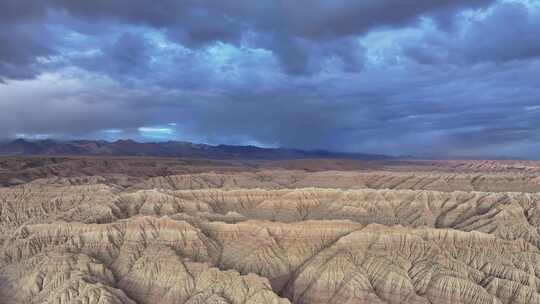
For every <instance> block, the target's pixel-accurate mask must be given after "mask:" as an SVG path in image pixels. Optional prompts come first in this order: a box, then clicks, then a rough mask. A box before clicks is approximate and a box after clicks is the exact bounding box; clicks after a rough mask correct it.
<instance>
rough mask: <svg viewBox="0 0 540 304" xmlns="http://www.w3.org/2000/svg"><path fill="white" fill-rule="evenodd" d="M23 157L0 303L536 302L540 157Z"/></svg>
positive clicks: (3, 211) (1, 257)
mask: <svg viewBox="0 0 540 304" xmlns="http://www.w3.org/2000/svg"><path fill="white" fill-rule="evenodd" d="M25 161H27V160H25V159H24V158H17V159H15V160H9V161H6V160H4V161H3V162H2V161H0V179H1V177H2V176H4V177H6V179H5V180H3V185H4V186H3V187H1V188H0V229H1V231H2V233H1V234H0V303H51V304H52V303H58V304H60V303H80V304H83V303H84V304H90V303H96V304H97V303H100V304H106V303H118V304H122V303H129V304H135V303H139V304H143V303H165V304H167V303H170V304H173V303H174V304H177V303H187V304H195V303H200V304H202V303H253V304H255V303H263V304H264V303H272V304H273V303H275V304H278V303H305V304H308V303H321V304H322V303H335V304H341V303H350V304H352V303H366V304H367V303H381V304H382V303H392V304H394V303H396V304H397V303H423V304H424V303H425V304H430V303H445V304H446V303H447V304H450V303H463V304H465V303H467V304H468V303H471V304H480V303H481V304H483V303H486V304H488V303H489V304H493V303H501V304H502V303H540V250H539V248H540V230H539V228H540V208H539V205H540V193H537V192H540V169H539V168H540V164H538V163H535V162H508V161H501V162H496V161H476V162H474V161H448V162H442V161H434V162H426V161H417V162H413V161H407V162H396V163H384V164H381V163H367V162H364V163H355V164H351V163H343V162H342V161H341V162H340V161H334V162H332V161H328V160H327V161H325V162H324V163H323V164H324V166H323V168H321V165H320V163H317V162H301V161H288V162H267V163H257V164H247V165H246V164H243V163H238V162H234V163H223V162H220V163H217V164H213V163H205V162H200V161H199V162H197V163H189V162H186V161H185V160H183V161H182V163H176V162H175V161H174V160H167V161H166V165H167V166H168V168H169V169H168V170H169V171H167V172H165V171H163V168H162V165H163V162H165V161H164V160H159V159H156V160H153V159H148V158H145V159H138V160H137V159H129V160H121V159H120V160H118V159H116V160H115V159H113V160H111V159H104V160H99V159H91V160H80V159H75V160H72V159H70V160H67V161H65V162H68V163H65V162H61V161H58V160H55V161H51V160H47V159H40V160H39V161H36V160H35V159H33V160H32V161H31V162H32V164H30V165H29V164H25V163H24V162H25ZM21 162H23V163H21ZM36 162H37V165H36ZM81 162H82V163H81ZM201 163H202V164H201ZM107 164H109V165H110V164H112V165H111V166H110V167H111V168H112V169H111V168H108V167H107ZM203 165H204V166H206V167H205V168H202V167H203ZM100 166H102V167H100ZM340 166H349V167H354V168H355V169H354V170H350V169H349V170H346V168H341V167H340ZM156 167H158V169H159V170H158V169H156ZM89 168H93V169H92V170H90V169H89ZM51 170H52V171H51ZM55 170H56V171H55ZM108 170H109V171H108ZM110 170H112V171H110ZM113 171H114V172H113ZM35 172H38V173H35ZM51 172H52V173H51ZM163 173H167V174H163ZM2 174H3V175H2ZM13 180H16V181H17V182H13Z"/></svg>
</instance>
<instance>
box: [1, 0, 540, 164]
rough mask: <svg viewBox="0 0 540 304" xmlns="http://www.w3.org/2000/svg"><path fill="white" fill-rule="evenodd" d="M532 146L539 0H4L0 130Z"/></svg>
mask: <svg viewBox="0 0 540 304" xmlns="http://www.w3.org/2000/svg"><path fill="white" fill-rule="evenodd" d="M16 137H24V138H30V139H42V138H56V139H82V138H85V139H105V140H116V139H120V138H131V139H135V140H139V141H166V140H185V141H194V142H200V143H210V144H240V145H243V144H254V145H259V146H264V147H288V148H300V149H325V150H334V151H344V152H365V153H383V154H389V155H416V156H442V157H444V156H507V157H516V158H517V157H519V158H535V159H536V158H540V0H499V1H495V0H437V1H433V0H362V1H357V0H350V1H349V0H326V1H323V0H294V1H293V0H257V1H252V0H223V1H215V0H183V1H178V0H156V1H147V0H95V1H86V0H41V1H35V0H0V138H16Z"/></svg>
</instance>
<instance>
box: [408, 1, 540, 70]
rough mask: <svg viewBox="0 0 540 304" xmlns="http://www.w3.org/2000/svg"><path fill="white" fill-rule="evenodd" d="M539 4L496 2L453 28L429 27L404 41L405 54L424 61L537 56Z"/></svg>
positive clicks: (467, 61) (539, 53) (539, 49)
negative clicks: (460, 27)
mask: <svg viewBox="0 0 540 304" xmlns="http://www.w3.org/2000/svg"><path fill="white" fill-rule="evenodd" d="M539 36H540V8H535V9H531V8H528V7H526V5H525V4H524V3H513V2H512V3H507V2H503V3H498V4H497V5H495V6H494V7H493V8H492V9H491V10H490V11H488V12H486V15H485V16H484V17H479V18H474V19H469V20H467V21H464V22H463V28H462V29H460V30H456V31H451V32H445V31H434V32H433V31H432V32H429V33H427V34H426V35H424V36H423V37H422V38H421V39H420V40H418V41H410V42H408V43H404V44H405V47H404V51H405V53H406V55H408V56H409V57H411V58H413V59H414V60H416V61H418V62H420V63H423V64H441V63H451V64H461V65H466V64H471V63H473V64H474V63H481V62H508V61H512V60H523V59H528V58H535V57H539V56H540V39H538V37H539Z"/></svg>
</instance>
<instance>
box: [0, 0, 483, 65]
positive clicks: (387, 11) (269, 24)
mask: <svg viewBox="0 0 540 304" xmlns="http://www.w3.org/2000/svg"><path fill="white" fill-rule="evenodd" d="M491 3H493V0H459V1H455V0H454V1H450V0H444V1H427V0H426V1H414V0H407V1H392V0H384V1H380V0H378V1H375V0H369V1H346V0H340V1H331V2H328V1H308V0H301V1H270V0H263V1H244V0H242V1H210V0H204V1H175V0H162V1H157V2H153V3H151V4H150V3H149V2H147V1H142V0H135V1H133V0H131V1H128V0H115V1H105V0H98V1H83V0H69V1H67V0H47V1H30V0H22V1H14V0H6V1H2V3H1V4H0V11H2V12H3V13H0V14H2V15H0V16H1V17H2V18H0V19H2V20H4V21H5V22H6V23H7V24H11V25H13V24H20V23H21V22H25V21H28V20H33V21H36V20H41V22H48V21H47V17H46V16H51V14H53V15H54V12H65V13H66V14H68V15H70V16H72V17H74V18H75V19H82V20H88V21H90V22H93V23H104V22H105V23H114V24H124V25H129V26H148V27H152V28H154V29H157V30H164V31H165V32H166V33H167V34H168V36H169V38H171V39H172V40H174V41H177V42H178V43H181V44H183V45H185V46H188V47H192V48H199V47H204V46H206V45H208V44H212V43H214V42H216V41H222V42H227V43H232V44H235V45H239V44H240V43H242V41H243V38H244V37H245V35H246V33H248V32H250V31H251V32H257V33H259V34H261V35H264V36H270V37H274V38H273V39H271V41H270V43H269V44H267V45H266V46H265V47H266V48H268V49H270V50H272V51H274V52H276V54H277V56H278V58H280V60H281V62H282V63H283V65H284V68H285V70H286V71H288V72H291V73H293V74H304V73H309V72H310V71H312V70H313V68H312V67H310V63H309V61H311V62H316V61H320V60H327V59H328V58H333V57H338V58H340V59H342V60H343V61H345V65H344V67H345V69H346V70H348V71H359V67H361V66H362V64H361V61H362V60H358V59H357V58H355V56H356V55H354V54H355V50H354V48H351V47H352V46H353V45H351V44H346V46H344V45H343V44H342V43H343V41H347V39H348V38H350V37H353V36H358V35H362V34H365V33H366V32H368V31H369V30H371V29H374V28H385V27H396V26H403V25H407V24H412V23H415V22H417V21H418V20H419V17H420V16H432V17H434V18H436V19H437V20H439V19H440V20H443V19H444V18H446V19H448V20H453V18H451V17H449V16H453V15H455V14H456V12H458V11H460V10H461V9H464V8H469V7H485V6H488V5H490V4H491ZM307 8H309V9H307ZM4 15H5V16H4ZM76 23H77V22H73V24H72V26H74V27H76V26H77V24H76ZM79 25H81V24H79ZM75 30H77V29H76V28H75ZM81 30H82V31H85V30H88V28H87V27H84V28H82V29H81ZM12 41H15V40H13V39H12ZM318 43H324V44H326V45H330V44H333V46H331V47H327V48H326V51H324V52H314V51H313V48H317V47H316V46H312V45H311V44H318ZM22 49H23V46H18V50H22Z"/></svg>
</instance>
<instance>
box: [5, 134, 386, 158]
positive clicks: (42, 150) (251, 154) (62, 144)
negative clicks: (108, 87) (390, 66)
mask: <svg viewBox="0 0 540 304" xmlns="http://www.w3.org/2000/svg"><path fill="white" fill-rule="evenodd" d="M0 154H2V155H118V156H120V155H122V156H160V157H186V158H209V159H294V158H338V159H360V160H384V159H392V157H390V156H386V155H379V154H364V153H341V152H331V151H321V150H317V151H305V150H298V149H283V148H261V147H257V146H232V145H217V146H214V145H206V144H195V143H191V142H181V141H167V142H155V143H141V142H136V141H133V140H118V141H114V142H108V141H104V140H72V141H57V140H25V139H16V140H13V141H7V142H3V143H0Z"/></svg>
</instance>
